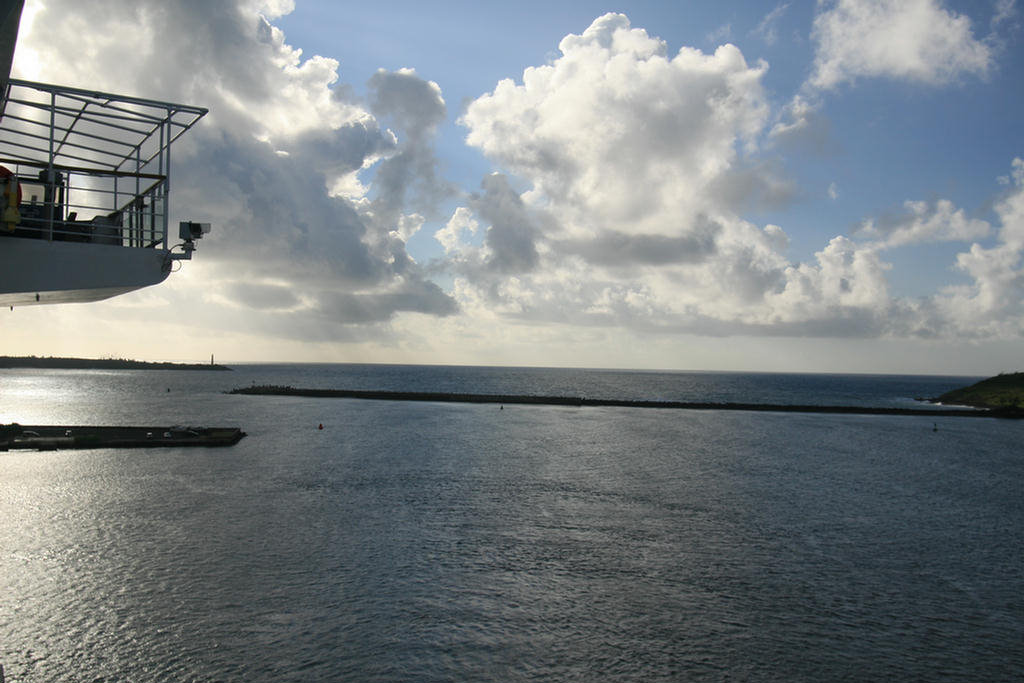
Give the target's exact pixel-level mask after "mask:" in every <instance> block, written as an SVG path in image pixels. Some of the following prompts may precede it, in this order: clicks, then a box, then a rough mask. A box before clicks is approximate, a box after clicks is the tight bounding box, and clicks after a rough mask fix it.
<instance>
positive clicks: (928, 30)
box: [810, 0, 992, 89]
mask: <svg viewBox="0 0 1024 683" xmlns="http://www.w3.org/2000/svg"><path fill="white" fill-rule="evenodd" d="M822 5H823V6H824V7H827V9H826V10H825V11H822V12H819V13H818V15H817V16H816V17H815V19H814V29H813V32H812V38H813V39H814V42H815V44H816V48H817V50H816V56H815V63H814V73H813V75H812V76H811V79H810V85H812V86H814V87H816V88H820V89H830V88H835V87H836V86H838V85H840V84H842V83H844V82H848V81H855V80H857V79H858V78H866V77H887V78H893V79H899V80H909V81H917V82H921V83H927V84H933V85H935V84H942V83H948V82H950V81H954V80H956V79H958V78H959V77H961V76H965V75H984V74H985V73H986V72H987V71H988V69H989V68H990V67H991V64H992V52H991V49H990V48H989V46H988V45H987V44H986V43H985V42H983V41H980V40H978V39H976V38H975V37H974V34H973V32H972V30H971V20H970V18H969V17H967V16H965V15H962V14H957V13H956V12H953V11H950V10H946V9H944V8H943V7H942V6H941V4H940V3H939V2H938V0H834V1H833V2H826V3H822Z"/></svg>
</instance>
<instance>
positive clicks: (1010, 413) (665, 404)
mask: <svg viewBox="0 0 1024 683" xmlns="http://www.w3.org/2000/svg"><path fill="white" fill-rule="evenodd" d="M227 393H229V394H247V395H255V396H303V397H309V398H354V399H366V400H376V401H427V402H433V403H495V404H500V405H516V404H521V405H545V406H572V407H580V408H582V407H615V408H659V409H669V410H742V411H754V412H771V413H828V414H843V415H904V416H922V417H1003V418H1022V417H1024V411H1021V410H1019V409H1013V408H1009V409H1001V408H1000V409H970V408H961V409H955V408H887V407H872V406H833V405H791V404H772V403H732V402H704V401H696V402H694V401H649V400H629V399H609V398H583V397H575V396H533V395H528V394H527V395H523V394H464V393H448V392H434V391H423V392H420V391H375V390H363V389H303V388H297V387H290V386H272V385H255V386H251V387H241V388H238V389H232V390H231V391H229V392H227Z"/></svg>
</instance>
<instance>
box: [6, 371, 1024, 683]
mask: <svg viewBox="0 0 1024 683" xmlns="http://www.w3.org/2000/svg"><path fill="white" fill-rule="evenodd" d="M290 371H291V372H292V373H293V375H292V379H291V380H289V381H286V382H281V383H291V384H295V385H303V386H309V385H310V384H311V381H312V380H316V381H320V382H323V383H324V384H325V385H331V384H334V383H337V382H342V381H344V382H349V381H352V380H351V378H350V377H347V376H342V374H339V371H337V369H334V368H322V367H313V368H310V367H301V368H292V369H291V370H290ZM287 372H289V369H287V368H278V369H271V370H267V369H265V368H256V369H252V368H247V369H244V370H240V371H239V372H238V373H220V374H218V375H217V376H216V377H215V376H213V375H212V374H206V373H198V374H197V373H179V372H171V373H160V372H138V373H115V374H111V375H105V374H102V373H94V372H85V373H73V372H61V373H49V374H48V373H42V374H40V373H38V372H36V373H35V374H33V373H21V371H17V372H14V371H8V373H7V374H3V375H2V376H0V397H2V399H3V408H2V409H3V416H2V417H0V420H3V421H10V420H11V419H18V421H20V422H22V423H25V424H29V423H32V422H38V423H46V422H78V423H109V422H117V423H134V424H141V423H150V422H154V421H156V422H157V423H171V422H181V423H191V424H197V423H199V424H210V425H213V424H217V425H239V426H241V427H243V428H244V429H245V430H246V431H247V432H249V434H250V436H249V437H248V438H246V439H244V440H243V441H242V442H241V443H240V444H239V445H238V446H236V447H233V448H230V449H209V450H207V449H195V450H191V449H167V450H160V451H112V450H94V451H82V452H47V453H26V452H10V453H2V454H0V548H2V549H3V553H2V554H0V594H2V595H3V598H2V599H0V663H2V664H3V665H4V667H5V671H6V674H7V680H8V681H22V680H25V681H37V680H90V681H91V680H111V681H113V680H196V681H212V680H273V681H275V682H276V681H310V680H323V681H334V680H376V681H391V680H394V681H399V680H401V681H405V680H427V681H441V680H445V681H447V680H501V681H505V680H531V679H534V680H535V679H539V680H565V679H573V680H607V679H611V680H644V681H651V680H665V681H669V680H680V679H683V680H686V679H704V680H726V679H728V680H748V679H749V680H780V681H781V680H787V681H790V680H834V679H843V678H847V679H857V680H878V679H892V678H901V679H916V680H943V679H945V680H965V679H970V680H1011V679H1015V678H1019V677H1020V676H1021V675H1022V674H1024V646H1022V643H1024V604H1022V603H1021V601H1020V597H1019V594H1020V586H1021V585H1024V584H1022V579H1024V567H1022V564H1021V560H1020V552H1019V549H1020V547H1021V542H1022V541H1024V538H1022V536H1024V508H1022V506H1021V505H1020V502H1019V492H1020V490H1021V483H1022V477H1024V465H1022V464H1021V458H1020V457H1019V444H1020V441H1021V437H1022V435H1024V425H1021V424H1020V423H1018V422H1006V421H996V420H953V419H945V420H943V419H939V420H937V421H933V420H928V419H920V418H893V417H865V416H826V415H795V414H793V415H790V414H787V415H781V414H748V413H725V412H707V413H688V412H679V411H636V410H633V411H631V410H627V409H615V408H592V409H574V408H558V407H527V406H514V407H506V408H505V409H504V410H498V409H497V407H496V406H486V405H455V404H429V403H426V404H417V403H397V402H372V401H350V400H316V399H301V398H286V397H248V396H226V395H223V394H221V393H219V392H220V391H222V390H223V389H228V388H231V387H232V386H238V385H244V384H248V383H249V382H251V381H263V380H262V379H261V373H265V374H269V375H272V378H275V379H281V378H284V379H287V376H286V373H287ZM424 372H425V371H424ZM574 372H578V371H574ZM274 373H278V374H277V375H274ZM331 373H335V374H333V375H332V374H331ZM449 374H450V373H446V374H444V375H443V376H440V377H439V382H447V381H452V380H451V379H450V377H449V376H448V375H449ZM482 374H486V373H482V372H480V371H478V376H476V377H475V378H474V382H475V383H476V384H477V385H480V384H487V383H488V382H490V385H491V386H496V385H499V384H501V383H502V382H505V384H504V385H503V386H508V382H509V381H510V380H507V379H501V378H500V377H499V378H493V377H492V378H490V379H486V380H482V379H480V375H482ZM499 374H500V373H499ZM556 375H557V373H556ZM580 376H581V377H583V380H574V381H576V382H577V384H579V383H580V382H582V383H583V384H586V381H587V380H586V377H585V373H584V374H581V375H580ZM40 377H42V379H40ZM631 377H632V378H633V379H631V380H630V381H631V382H633V384H632V385H631V387H630V389H629V390H630V391H633V392H638V393H642V392H643V391H644V389H643V387H642V386H641V384H642V383H643V381H645V378H644V376H643V375H631ZM669 377H671V376H669ZM708 377H710V378H711V379H707V378H706V379H705V380H703V381H712V379H713V377H714V376H708ZM514 379H515V381H518V382H520V383H522V382H524V381H525V380H524V379H523V377H522V376H518V377H516V378H514ZM646 380H647V381H650V378H649V377H647V378H646ZM361 381H369V378H368V377H367V378H364V379H363V380H361ZM420 381H424V382H427V381H428V380H427V379H424V378H423V377H422V376H421V377H420ZM546 381H547V385H545V388H547V387H549V386H552V385H557V384H558V383H559V382H564V381H565V377H561V376H556V377H555V378H554V379H551V378H549V379H548V380H546ZM609 381H611V382H613V383H614V382H618V383H622V382H625V381H626V379H624V378H623V377H619V376H615V377H614V378H613V380H608V379H607V377H598V378H597V379H594V380H593V381H591V382H590V384H587V387H592V386H595V385H599V384H601V383H607V382H609ZM734 381H735V379H734V378H732V377H731V376H729V377H728V378H727V381H725V382H724V384H725V385H726V386H728V385H729V384H730V382H734ZM837 381H838V380H837ZM659 382H661V383H663V384H664V385H665V386H667V385H668V384H670V383H671V382H670V381H669V380H668V379H665V378H663V377H660V376H659V377H658V378H657V382H655V384H657V383H659ZM334 385H336V384H334ZM854 385H855V386H854V387H853V388H849V387H847V388H846V389H843V391H846V392H847V393H848V394H851V395H852V394H855V393H857V392H858V391H862V389H861V388H859V385H858V384H857V383H856V382H855V383H854ZM346 388H348V387H346ZM374 388H387V387H374ZM167 389H170V391H167ZM463 389H464V387H463ZM659 390H661V389H659ZM687 390H689V389H687ZM783 390H784V391H790V389H783ZM488 391H489V390H488ZM676 391H679V389H678V388H677V389H676ZM717 391H719V392H722V393H725V392H726V391H728V389H722V388H719V389H717ZM521 393H528V392H521ZM536 393H548V392H547V391H537V392H536ZM939 393H941V392H939ZM673 398H674V397H673ZM62 416H67V417H62ZM933 422H937V423H938V426H939V430H940V431H939V432H938V433H934V432H932V423H933ZM319 423H323V424H324V426H325V429H324V430H322V431H321V430H318V429H317V428H316V427H317V425H318V424H319Z"/></svg>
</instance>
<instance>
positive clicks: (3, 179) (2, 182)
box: [0, 166, 21, 206]
mask: <svg viewBox="0 0 1024 683" xmlns="http://www.w3.org/2000/svg"><path fill="white" fill-rule="evenodd" d="M10 178H14V182H18V181H17V176H15V175H14V172H13V171H11V169H9V168H7V167H6V166H0V197H2V199H3V206H6V205H7V193H8V190H7V184H8V183H9V182H10V180H9V179H10ZM20 204H21V183H18V205H20Z"/></svg>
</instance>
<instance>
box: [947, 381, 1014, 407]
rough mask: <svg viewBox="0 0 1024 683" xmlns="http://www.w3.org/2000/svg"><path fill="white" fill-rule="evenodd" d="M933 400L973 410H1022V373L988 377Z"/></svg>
mask: <svg viewBox="0 0 1024 683" xmlns="http://www.w3.org/2000/svg"><path fill="white" fill-rule="evenodd" d="M935 400H936V401H937V402H939V403H947V404H955V405H964V406H974V407H975V408H1022V409H1024V372H1014V373H1011V374H1008V375H996V376H995V377H989V378H988V379H983V380H981V381H980V382H978V383H977V384H972V385H971V386H969V387H964V388H963V389H954V390H953V391H950V392H947V393H945V394H943V395H942V396H939V397H938V398H937V399H935Z"/></svg>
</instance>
